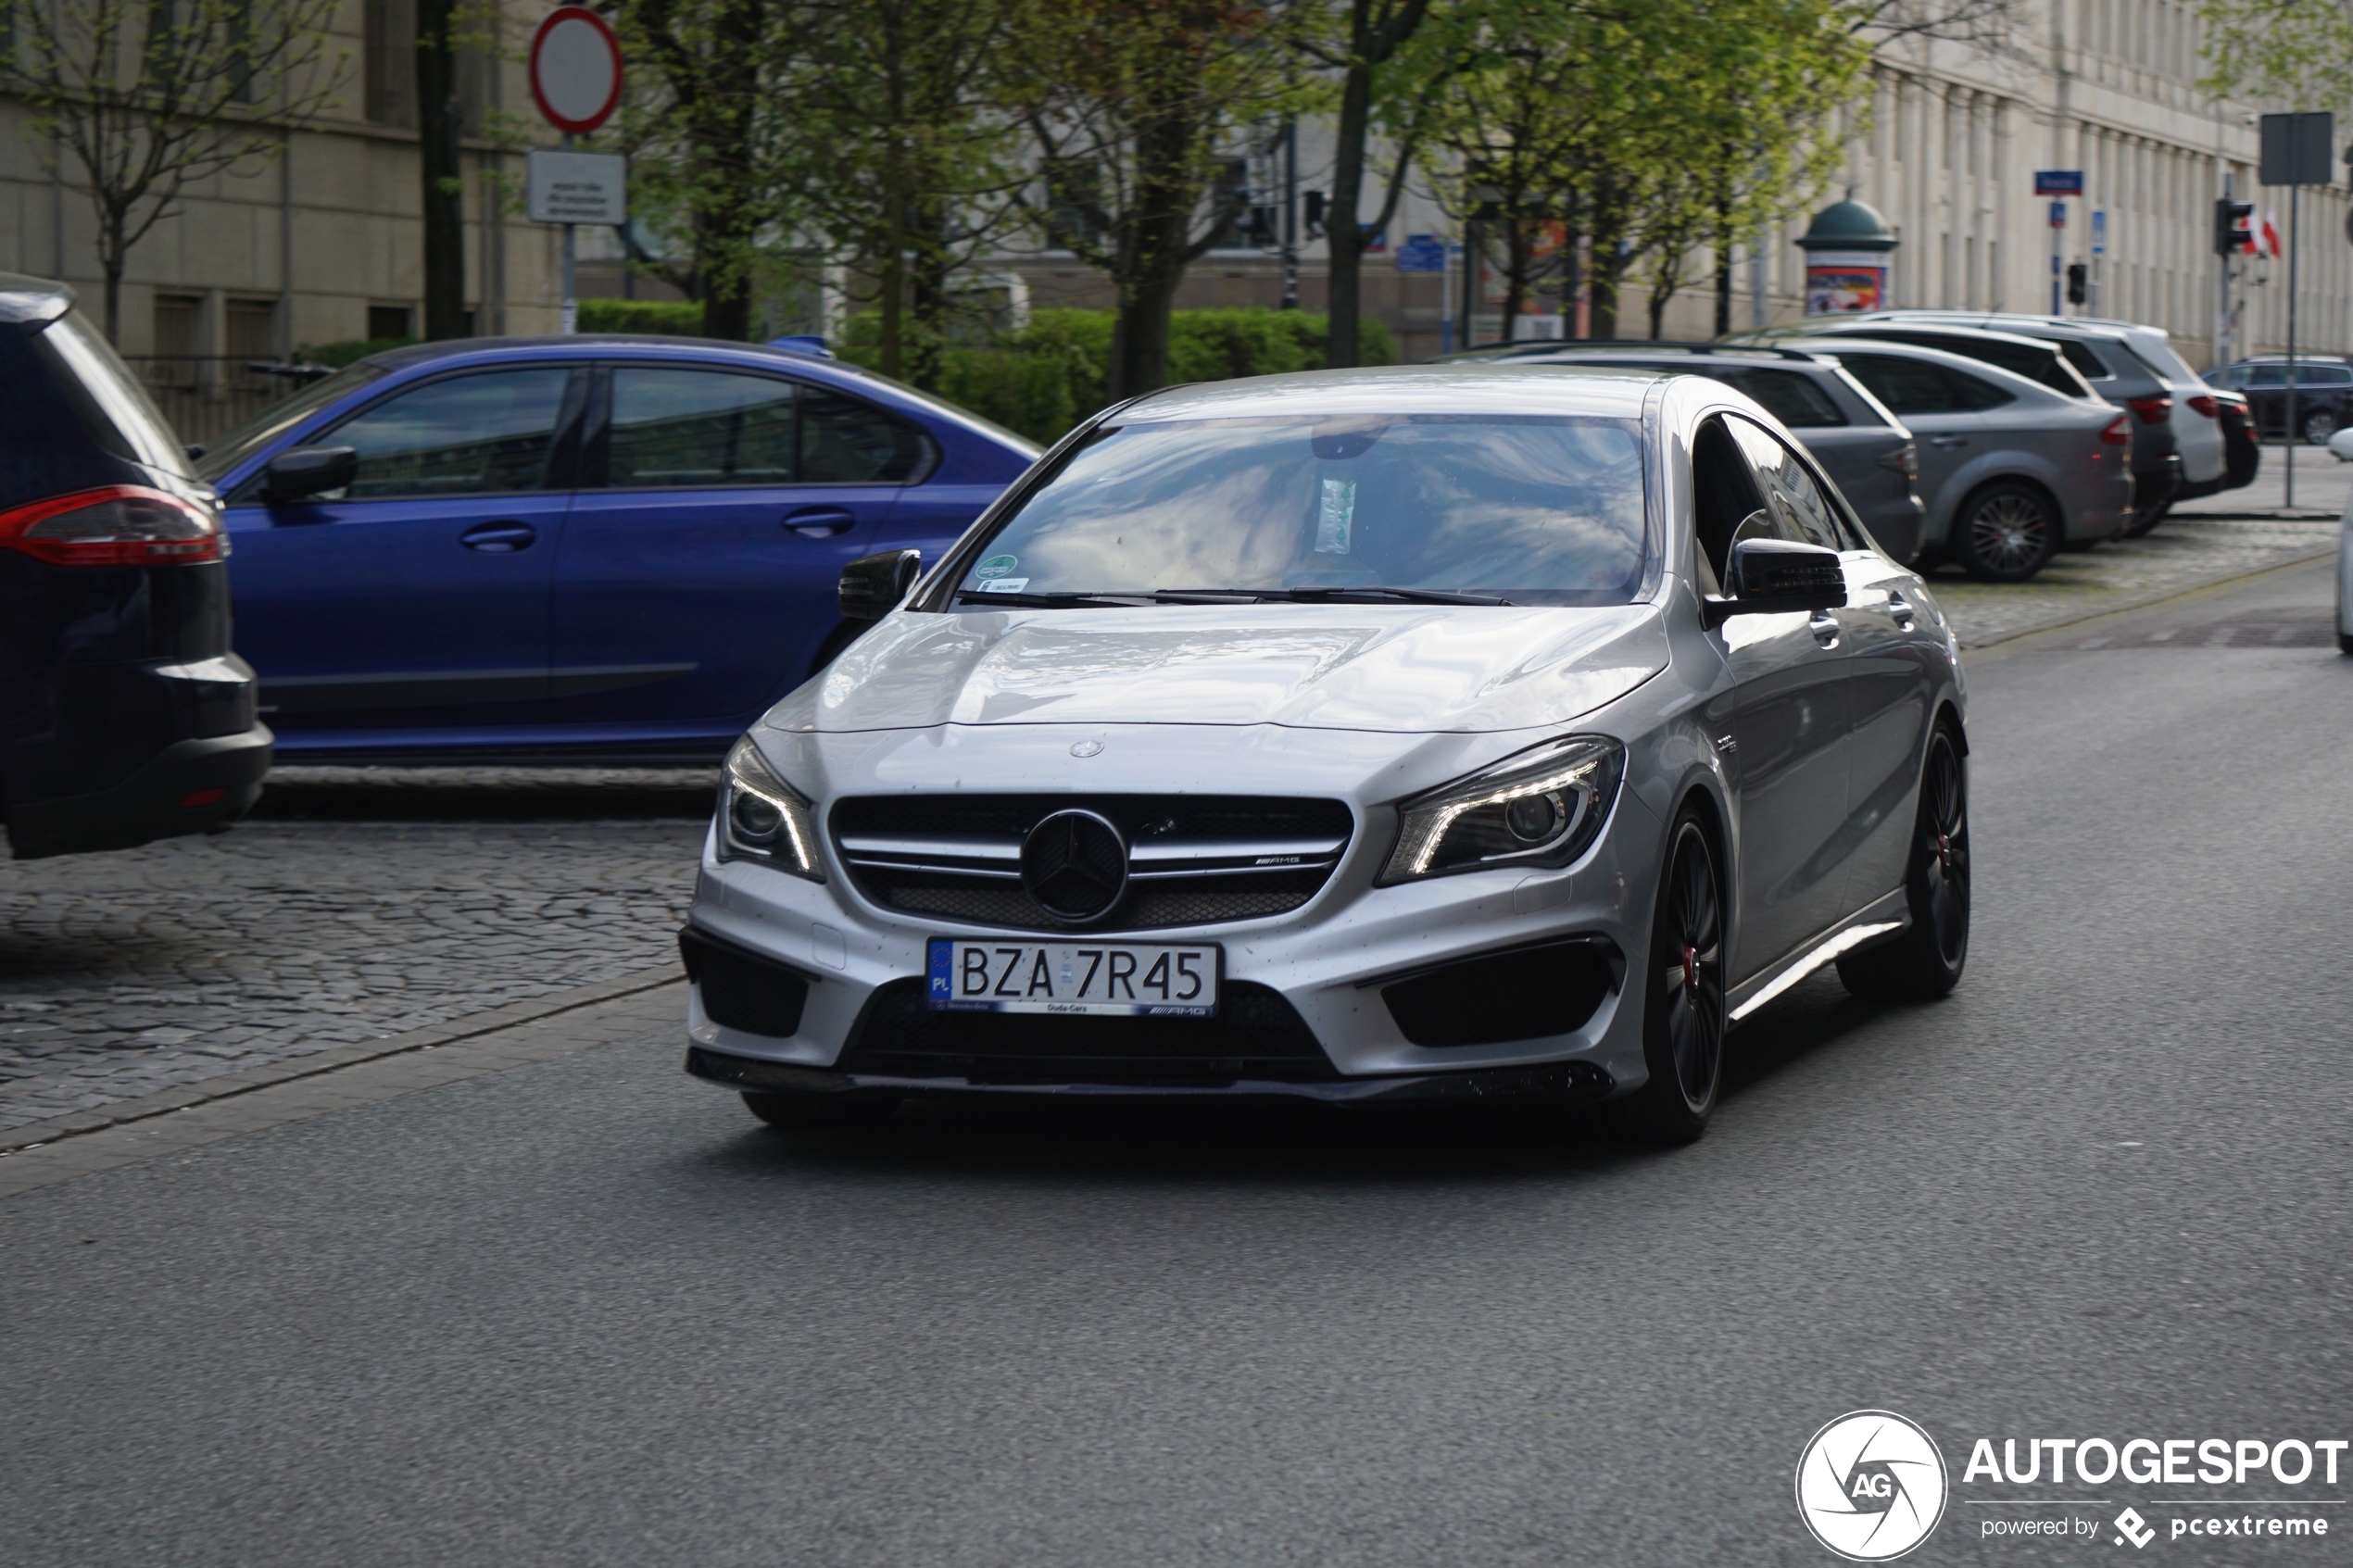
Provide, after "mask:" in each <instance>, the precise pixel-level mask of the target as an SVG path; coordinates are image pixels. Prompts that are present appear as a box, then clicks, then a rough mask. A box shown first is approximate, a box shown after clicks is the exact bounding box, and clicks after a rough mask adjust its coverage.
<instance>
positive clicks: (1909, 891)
mask: <svg viewBox="0 0 2353 1568" xmlns="http://www.w3.org/2000/svg"><path fill="white" fill-rule="evenodd" d="M1904 894H1905V902H1906V904H1908V905H1909V906H1910V909H1911V915H1912V923H1911V926H1910V928H1909V929H1907V930H1906V932H1905V933H1904V934H1903V935H1901V936H1898V937H1897V938H1896V939H1895V940H1894V941H1893V942H1883V943H1881V945H1880V946H1878V947H1867V948H1865V949H1863V950H1862V951H1861V952H1857V953H1848V954H1845V955H1844V956H1843V957H1842V958H1840V960H1838V978H1839V981H1840V983H1841V984H1843V985H1845V987H1846V988H1847V990H1849V991H1851V992H1853V993H1854V994H1855V995H1856V996H1858V997H1889V998H1902V999H1910V1000H1915V1001H1926V1000H1930V999H1931V998H1934V997H1941V996H1943V995H1944V993H1945V992H1947V991H1950V990H1951V989H1952V988H1953V987H1954V986H1956V985H1959V984H1960V980H1961V968H1962V966H1963V965H1964V964H1966V963H1968V962H1969V773H1968V771H1967V770H1966V769H1964V768H1963V767H1962V766H1961V745H1960V736H1959V734H1957V732H1956V731H1955V730H1954V729H1953V727H1952V725H1951V724H1950V723H1949V722H1947V723H1940V724H1939V725H1937V726H1936V729H1935V730H1934V732H1933V733H1931V734H1930V736H1929V742H1928V763H1927V766H1926V767H1924V768H1922V769H1921V770H1920V804H1919V813H1918V816H1917V820H1916V823H1915V825H1914V827H1913V829H1912V851H1911V865H1910V867H1909V869H1908V870H1907V871H1906V872H1905V876H1904Z"/></svg>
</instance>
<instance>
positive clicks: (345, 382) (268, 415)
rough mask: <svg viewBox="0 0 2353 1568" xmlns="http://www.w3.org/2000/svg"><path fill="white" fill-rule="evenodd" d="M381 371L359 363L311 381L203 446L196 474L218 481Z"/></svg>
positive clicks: (380, 373) (197, 460) (374, 377)
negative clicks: (260, 450)
mask: <svg viewBox="0 0 2353 1568" xmlns="http://www.w3.org/2000/svg"><path fill="white" fill-rule="evenodd" d="M383 374H384V371H383V370H379V369H378V368H376V367H375V366H373V365H371V364H368V363H366V362H365V361H362V362H361V363H359V364H357V365H346V367H344V368H343V369H342V370H337V371H336V372H335V373H334V374H333V375H332V376H329V377H327V378H326V379H325V380H323V381H315V382H312V383H310V384H309V385H308V386H306V387H304V388H303V389H302V390H301V391H300V392H297V393H296V394H295V395H293V396H292V397H289V398H287V399H286V400H285V401H284V402H283V403H272V404H271V405H270V407H268V408H264V409H263V410H261V412H259V413H258V414H256V415H255V416H254V417H253V418H251V419H249V420H246V421H245V423H243V424H241V425H239V426H238V427H237V428H236V429H234V430H233V431H231V432H230V433H228V434H226V435H224V436H222V437H221V438H220V440H218V441H215V442H213V443H211V444H210V445H208V446H206V447H205V449H204V455H203V456H202V457H200V458H197V459H196V471H197V472H198V473H200V474H202V475H204V477H205V478H207V479H208V480H212V481H215V482H218V481H219V480H220V477H221V475H223V474H225V473H227V472H228V471H229V470H231V469H233V468H235V467H236V466H237V464H238V463H239V462H241V461H243V460H244V459H245V458H246V457H248V456H250V455H251V454H252V453H253V452H254V450H255V449H256V448H258V447H262V446H267V445H270V443H271V442H272V441H275V440H277V439H278V437H280V436H281V435H283V434H284V433H286V432H287V431H289V430H292V429H293V428H294V427H295V426H296V425H298V424H300V423H301V422H302V421H303V420H307V419H308V418H309V417H310V416H311V415H312V414H313V413H316V412H317V411H318V410H319V409H321V408H325V407H326V406H327V405H328V404H330V403H333V401H334V400H335V399H337V398H338V397H342V396H344V395H346V394H348V393H351V392H355V391H357V390H358V389H359V388H360V387H363V386H365V385H367V384H368V383H370V382H371V381H374V380H376V379H377V378H378V377H380V376H382V375H383Z"/></svg>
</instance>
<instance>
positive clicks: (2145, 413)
mask: <svg viewBox="0 0 2353 1568" xmlns="http://www.w3.org/2000/svg"><path fill="white" fill-rule="evenodd" d="M2124 406H2125V407H2126V408H2130V409H2132V410H2133V412H2134V413H2136V414H2138V415H2140V416H2141V422H2142V423H2143V424H2145V425H2161V424H2163V423H2164V422H2165V421H2166V420H2169V419H2171V418H2172V417H2173V399H2171V397H2128V398H2126V399H2125V400H2124Z"/></svg>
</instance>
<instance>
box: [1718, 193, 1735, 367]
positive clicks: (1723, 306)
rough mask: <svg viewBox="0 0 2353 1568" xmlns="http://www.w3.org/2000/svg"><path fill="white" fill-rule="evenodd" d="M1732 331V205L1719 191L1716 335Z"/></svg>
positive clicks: (1719, 335) (1727, 197)
mask: <svg viewBox="0 0 2353 1568" xmlns="http://www.w3.org/2000/svg"><path fill="white" fill-rule="evenodd" d="M1731 330H1732V203H1731V198H1730V194H1728V193H1727V192H1725V191H1723V190H1721V189H1718V192H1717V193H1716V335H1717V336H1718V337H1722V336H1723V335H1724V334H1725V333H1727V332H1730V331H1731Z"/></svg>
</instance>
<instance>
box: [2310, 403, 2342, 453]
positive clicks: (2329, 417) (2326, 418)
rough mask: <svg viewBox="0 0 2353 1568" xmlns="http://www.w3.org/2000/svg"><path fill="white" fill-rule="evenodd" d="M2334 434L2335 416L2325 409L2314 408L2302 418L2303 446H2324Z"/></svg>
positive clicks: (2331, 411)
mask: <svg viewBox="0 0 2353 1568" xmlns="http://www.w3.org/2000/svg"><path fill="white" fill-rule="evenodd" d="M2335 433H2336V415H2335V413H2334V411H2333V410H2331V409H2327V408H2316V409H2314V410H2313V411H2312V412H2310V413H2309V414H2307V415H2305V416H2304V444H2305V445H2308V446H2325V445H2328V444H2329V437H2330V436H2332V435H2334V434H2335Z"/></svg>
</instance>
